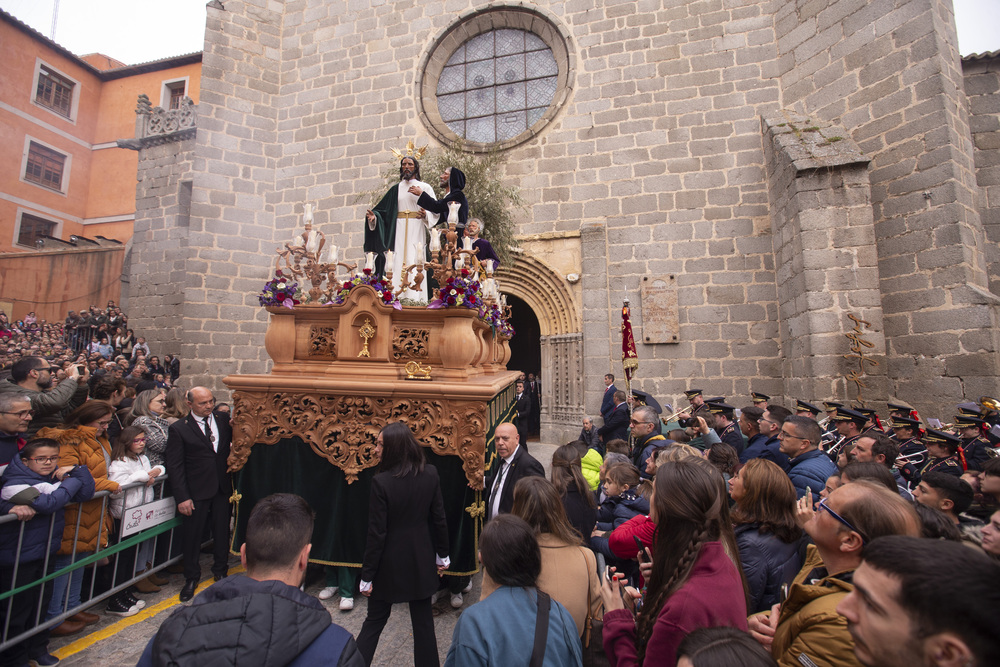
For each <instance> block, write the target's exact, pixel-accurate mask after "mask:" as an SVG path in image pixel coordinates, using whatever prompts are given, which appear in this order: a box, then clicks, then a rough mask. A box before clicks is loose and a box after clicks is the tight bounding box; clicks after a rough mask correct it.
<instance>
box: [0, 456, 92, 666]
mask: <svg viewBox="0 0 1000 667" xmlns="http://www.w3.org/2000/svg"><path fill="white" fill-rule="evenodd" d="M0 483H2V486H0V497H2V498H3V500H4V501H5V502H7V503H10V504H11V505H14V506H28V507H30V508H31V509H32V510H34V512H35V517H34V518H33V519H30V520H28V521H24V522H21V521H16V522H12V523H4V524H0V590H4V591H9V590H12V589H13V588H19V587H21V586H24V585H26V584H30V583H31V582H33V581H37V580H38V579H41V578H42V577H43V576H45V557H46V556H48V555H50V554H54V553H55V552H56V551H58V550H59V545H60V543H61V542H62V534H63V525H64V522H65V507H66V505H67V504H68V503H72V502H81V501H84V500H90V498H91V497H93V495H94V478H93V477H92V476H91V475H90V471H89V470H88V469H87V466H65V467H62V468H60V467H59V443H58V442H56V441H55V440H49V439H47V438H36V439H35V440H30V441H29V442H28V443H27V444H25V445H24V448H23V449H22V450H21V453H20V456H18V457H14V458H13V459H11V461H10V463H9V464H8V465H7V467H6V469H4V472H3V476H2V477H0ZM9 513H11V514H13V513H14V512H13V510H11V511H10V512H9ZM22 527H23V529H24V532H23V534H21V535H18V533H20V532H21V529H22ZM19 538H20V547H21V548H20V550H18V540H19ZM15 568H16V570H17V580H16V581H15V580H14V571H15ZM51 597H52V587H51V586H46V587H45V589H44V591H43V594H42V596H41V600H39V595H38V589H37V587H34V588H29V589H28V590H26V591H23V592H21V593H18V594H17V595H15V596H14V600H13V604H12V605H11V607H10V618H9V619H8V618H6V616H7V601H6V600H5V601H3V603H2V604H0V628H2V627H4V624H5V623H9V625H7V626H6V627H7V634H6V636H7V637H16V636H17V635H19V634H21V633H22V632H25V631H26V630H28V629H29V628H31V627H33V625H34V619H35V617H36V616H37V614H38V609H39V604H41V609H47V608H48V606H49V600H50V598H51ZM70 623H73V622H70ZM79 626H80V627H79V628H75V625H73V626H71V628H70V629H74V630H75V631H79V630H82V629H83V623H79ZM48 644H49V632H48V630H42V631H41V632H38V633H35V634H34V635H32V636H31V637H29V638H28V639H26V640H24V641H22V642H19V643H18V644H15V645H14V646H11V647H9V648H8V649H6V650H5V651H3V653H0V664H4V665H23V664H27V662H28V661H29V660H33V661H34V662H35V663H36V664H39V665H54V664H56V663H57V662H59V660H58V659H57V658H55V657H54V656H52V655H50V654H49V651H48Z"/></svg>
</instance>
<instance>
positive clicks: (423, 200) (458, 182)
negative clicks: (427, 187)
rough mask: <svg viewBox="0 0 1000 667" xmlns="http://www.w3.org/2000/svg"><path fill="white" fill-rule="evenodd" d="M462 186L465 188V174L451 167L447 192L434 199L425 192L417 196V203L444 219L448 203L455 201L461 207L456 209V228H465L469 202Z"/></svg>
mask: <svg viewBox="0 0 1000 667" xmlns="http://www.w3.org/2000/svg"><path fill="white" fill-rule="evenodd" d="M463 188H465V174H463V173H462V170H461V169H459V168H458V167H452V168H451V174H450V175H449V176H448V194H446V195H445V196H444V197H442V198H441V199H434V198H433V197H431V196H430V195H429V194H427V193H426V192H425V193H423V194H422V195H420V197H418V198H417V204H418V205H420V207H421V208H424V209H426V210H428V211H430V212H431V213H438V214H439V215H441V216H442V218H441V220H442V221H445V220H447V219H448V213H449V211H450V209H449V208H448V203H449V202H453V201H457V202H458V203H459V204H461V207H460V208H459V209H458V225H457V226H456V227H457V229H465V223H466V222H468V221H469V202H468V201H467V200H466V199H465V193H464V192H462V189H463Z"/></svg>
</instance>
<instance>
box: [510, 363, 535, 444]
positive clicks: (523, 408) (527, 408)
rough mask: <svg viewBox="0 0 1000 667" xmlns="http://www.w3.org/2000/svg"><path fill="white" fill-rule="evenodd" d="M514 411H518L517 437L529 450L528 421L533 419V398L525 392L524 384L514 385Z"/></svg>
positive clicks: (519, 381) (519, 382) (517, 383)
mask: <svg viewBox="0 0 1000 667" xmlns="http://www.w3.org/2000/svg"><path fill="white" fill-rule="evenodd" d="M514 391H515V396H514V410H516V411H517V435H518V437H519V438H520V440H521V445H522V446H523V447H524V448H525V449H528V421H529V420H530V419H531V409H532V405H531V396H529V395H528V392H526V391H525V390H524V382H522V381H521V380H518V381H517V382H516V383H515V384H514Z"/></svg>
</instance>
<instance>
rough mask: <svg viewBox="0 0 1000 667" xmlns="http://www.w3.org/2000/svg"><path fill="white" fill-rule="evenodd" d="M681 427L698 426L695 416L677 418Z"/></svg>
mask: <svg viewBox="0 0 1000 667" xmlns="http://www.w3.org/2000/svg"><path fill="white" fill-rule="evenodd" d="M677 423H678V424H679V425H680V427H681V428H698V418H697V417H681V418H680V419H678V420H677Z"/></svg>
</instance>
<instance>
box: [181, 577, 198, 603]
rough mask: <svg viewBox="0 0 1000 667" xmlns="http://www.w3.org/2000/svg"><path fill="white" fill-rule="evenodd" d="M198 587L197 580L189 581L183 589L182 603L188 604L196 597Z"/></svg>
mask: <svg viewBox="0 0 1000 667" xmlns="http://www.w3.org/2000/svg"><path fill="white" fill-rule="evenodd" d="M197 587H198V580H197V579H188V580H187V581H185V582H184V588H182V589H181V602H188V601H190V600H191V598H193V597H194V589H195V588H197Z"/></svg>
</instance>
